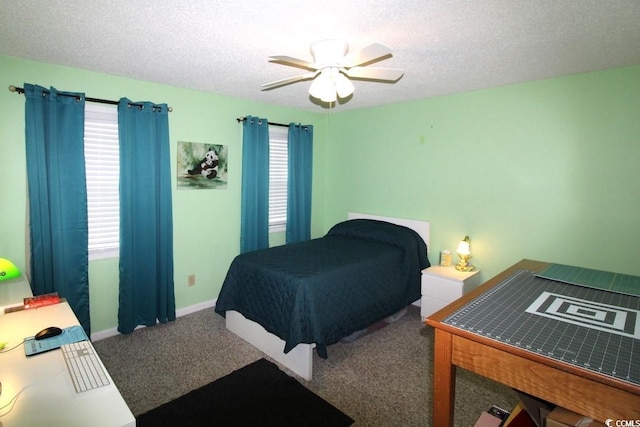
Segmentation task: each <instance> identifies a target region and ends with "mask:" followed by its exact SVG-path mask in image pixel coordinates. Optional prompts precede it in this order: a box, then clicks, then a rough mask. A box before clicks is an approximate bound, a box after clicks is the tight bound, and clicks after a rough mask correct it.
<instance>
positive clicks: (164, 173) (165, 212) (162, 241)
mask: <svg viewBox="0 0 640 427" xmlns="http://www.w3.org/2000/svg"><path fill="white" fill-rule="evenodd" d="M118 127H119V136H120V293H119V308H118V331H119V332H121V333H124V334H128V333H131V332H133V330H134V329H135V327H136V326H138V325H146V326H151V325H155V324H156V323H158V322H160V323H166V322H167V321H172V320H175V318H176V309H175V295H174V282H173V220H172V204H171V165H170V147H169V118H168V110H167V105H166V104H161V105H154V104H151V103H149V102H140V103H132V102H131V101H129V100H128V99H126V98H123V99H121V100H120V103H119V105H118Z"/></svg>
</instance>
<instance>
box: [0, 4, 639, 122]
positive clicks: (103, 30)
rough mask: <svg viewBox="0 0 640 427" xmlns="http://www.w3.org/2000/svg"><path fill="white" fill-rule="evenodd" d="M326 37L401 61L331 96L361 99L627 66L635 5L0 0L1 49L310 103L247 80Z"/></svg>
mask: <svg viewBox="0 0 640 427" xmlns="http://www.w3.org/2000/svg"><path fill="white" fill-rule="evenodd" d="M326 38H343V39H345V40H347V41H348V42H349V44H350V46H351V50H358V49H360V48H362V47H364V46H366V45H368V44H370V43H373V42H379V43H383V44H385V45H387V46H389V47H391V48H392V49H393V56H392V57H391V58H389V59H386V60H384V61H381V62H378V63H376V64H375V65H376V66H381V67H393V68H403V69H404V70H405V74H404V76H403V77H402V78H401V79H400V80H399V81H397V82H396V83H393V84H390V83H374V82H367V81H355V82H354V83H355V87H356V89H355V93H354V94H353V96H352V97H351V98H350V99H348V100H347V101H346V102H344V103H339V104H338V105H337V106H335V108H336V109H338V110H345V109H354V108H364V107H371V106H377V105H384V104H392V103H397V102H402V101H407V100H415V99H420V98H428V97H432V96H439V95H445V94H451V93H458V92H465V91H470V90H475V89H481V88H487V87H494V86H500V85H505V84H511V83H517V82H523V81H530V80H539V79H546V78H550V77H556V76H562V75H568V74H574V73H580V72H585V71H595V70H601V69H606V68H614V67H622V66H628V65H635V64H640V1H639V0H468V1H464V0H384V1H374V0H368V1H367V0H324V1H300V0H297V1H296V0H272V1H270V2H262V1H259V0H253V1H242V2H237V1H231V0H191V1H188V2H180V1H174V0H155V1H146V2H142V1H138V0H110V1H104V0H48V1H44V2H43V1H40V0H14V1H10V0H0V54H3V55H9V56H15V57H20V58H27V59H33V60H36V61H42V62H48V63H53V64H61V65H66V66H70V67H74V68H81V69H86V70H93V71H99V72H102V73H107V74H113V75H118V76H125V77H130V78H133V79H140V80H146V81H152V82H157V83H162V84H166V85H172V86H178V87H183V88H192V89H197V90H202V91H207V92H214V93H218V94H222V95H228V96H233V97H238V98H244V99H251V100H256V101H260V102H265V103H269V104H278V105H284V106H291V107H295V108H300V109H305V110H311V111H322V109H323V108H326V107H325V106H322V105H318V104H316V103H315V102H314V101H313V100H312V99H311V98H310V97H309V95H308V92H307V91H308V88H309V85H310V82H309V81H305V82H299V83H294V84H291V85H287V86H284V87H281V88H278V89H274V90H270V91H261V89H260V85H261V84H263V83H267V82H271V81H273V80H278V79H282V78H285V77H289V76H293V75H296V74H299V73H300V72H301V71H302V70H300V69H298V68H294V67H287V66H284V65H279V64H274V63H269V62H268V56H270V55H276V54H282V55H289V56H294V57H298V58H302V59H309V60H311V55H310V53H309V45H310V44H311V43H313V42H314V41H317V40H321V39H326ZM0 72H1V70H0ZM22 83H23V82H14V84H16V85H20V84H22ZM35 83H39V84H44V85H46V84H48V82H35ZM64 89H65V90H82V88H64ZM88 95H89V96H91V94H90V93H89V94H88Z"/></svg>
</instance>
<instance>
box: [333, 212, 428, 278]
mask: <svg viewBox="0 0 640 427" xmlns="http://www.w3.org/2000/svg"><path fill="white" fill-rule="evenodd" d="M326 235H327V236H347V237H355V238H359V239H365V240H374V241H376V242H381V243H387V244H390V245H395V246H398V247H400V248H402V249H403V250H405V251H406V252H407V253H411V254H413V253H415V254H416V255H417V257H418V263H419V264H420V268H421V269H424V268H427V267H429V266H430V263H429V260H428V259H427V244H426V243H425V242H424V240H422V237H420V235H419V234H418V233H416V232H415V230H412V229H410V228H409V227H405V226H403V225H397V224H392V223H390V222H386V221H380V220H375V219H350V220H347V221H343V222H340V223H338V224H336V225H334V226H333V227H331V229H330V230H329V231H328V232H327V234H326ZM414 251H415V252H414Z"/></svg>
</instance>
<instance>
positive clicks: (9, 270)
mask: <svg viewBox="0 0 640 427" xmlns="http://www.w3.org/2000/svg"><path fill="white" fill-rule="evenodd" d="M18 276H20V270H18V267H16V265H15V264H14V263H12V262H11V261H9V260H8V259H6V258H0V281H2V280H9V279H13V278H15V277H18Z"/></svg>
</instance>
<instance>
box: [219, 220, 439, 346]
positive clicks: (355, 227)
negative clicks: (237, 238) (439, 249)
mask: <svg viewBox="0 0 640 427" xmlns="http://www.w3.org/2000/svg"><path fill="white" fill-rule="evenodd" d="M428 266H429V260H428V258H427V247H426V244H425V242H424V241H423V240H422V238H421V237H420V236H419V235H418V234H417V233H416V232H415V231H413V230H411V229H409V228H407V227H403V226H398V225H395V224H391V223H388V222H384V221H376V220H369V219H355V220H348V221H345V222H341V223H339V224H336V225H335V226H334V227H333V228H331V230H329V232H328V233H327V234H326V235H325V236H324V237H321V238H318V239H312V240H309V241H305V242H300V243H294V244H289V245H283V246H277V247H273V248H269V249H264V250H258V251H253V252H247V253H244V254H241V255H238V256H237V257H236V258H235V259H234V260H233V262H232V263H231V266H230V267H229V271H228V272H227V276H226V278H225V280H224V283H223V286H222V289H221V291H220V295H219V296H218V300H217V302H216V307H215V311H216V312H217V313H218V314H220V315H222V316H225V313H226V311H227V310H236V311H238V312H239V313H241V314H242V315H244V317H246V318H248V319H250V320H253V321H255V322H257V323H259V324H260V325H262V326H263V327H264V328H265V329H266V330H267V331H269V332H271V333H272V334H274V335H276V336H278V337H280V338H281V339H282V340H284V341H285V343H286V344H285V348H284V352H285V353H288V352H289V351H290V350H291V349H293V348H294V347H295V346H296V345H297V344H299V343H308V344H311V343H315V344H316V350H317V352H318V355H319V356H321V357H323V358H326V357H327V346H328V345H331V344H333V343H335V342H337V341H339V340H340V339H341V338H342V337H345V336H347V335H349V334H351V333H352V332H354V331H358V330H361V329H364V328H367V327H368V326H370V325H372V324H374V323H376V322H378V321H380V320H382V319H384V318H386V317H387V316H390V315H392V314H394V313H396V312H397V311H399V310H401V309H403V308H404V307H406V306H407V305H409V304H411V303H412V302H414V301H416V300H417V299H419V298H420V277H421V271H422V270H423V269H424V268H427V267H428Z"/></svg>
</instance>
